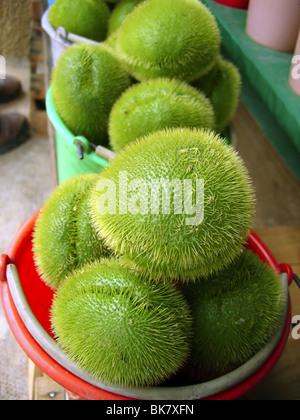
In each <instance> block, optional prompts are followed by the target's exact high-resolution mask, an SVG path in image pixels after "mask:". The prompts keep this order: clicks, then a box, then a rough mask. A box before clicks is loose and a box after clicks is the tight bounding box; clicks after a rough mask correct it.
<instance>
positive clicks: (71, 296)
mask: <svg viewBox="0 0 300 420" xmlns="http://www.w3.org/2000/svg"><path fill="white" fill-rule="evenodd" d="M51 319H52V326H53V331H54V335H55V337H56V338H57V339H58V343H59V345H60V346H61V347H62V348H63V349H64V350H65V351H66V353H67V354H68V355H69V357H70V358H71V359H72V360H74V361H75V362H77V363H78V365H79V366H80V367H81V368H82V369H84V370H85V371H86V372H88V373H89V374H90V375H93V376H94V377H96V378H98V379H100V380H101V381H104V382H106V383H110V384H114V385H118V386H127V387H131V386H137V387H141V386H147V385H154V384H156V385H157V384H159V383H161V382H162V381H163V380H164V379H166V378H168V377H169V376H171V375H172V374H174V373H175V372H176V371H177V370H178V369H179V368H180V367H181V366H182V365H183V364H184V363H185V361H186V360H187V358H188V355H189V348H190V337H191V317H190V313H189V308H188V305H187V303H186V302H185V300H184V298H183V295H182V294H181V292H180V291H179V290H177V289H176V287H175V286H174V285H172V284H170V283H168V284H160V285H157V284H155V283H151V282H149V281H148V280H147V279H145V278H144V277H142V276H139V275H138V274H136V273H135V272H132V271H127V270H125V269H123V268H121V267H120V265H119V263H118V262H116V261H114V260H107V261H102V262H101V263H98V262H96V263H93V264H90V265H87V266H85V267H83V268H82V269H81V270H77V271H76V272H74V273H72V275H71V276H70V277H69V279H68V280H67V281H66V282H65V283H64V284H63V285H62V286H61V287H60V289H59V290H58V292H57V294H56V296H55V299H54V303H53V307H52V311H51Z"/></svg>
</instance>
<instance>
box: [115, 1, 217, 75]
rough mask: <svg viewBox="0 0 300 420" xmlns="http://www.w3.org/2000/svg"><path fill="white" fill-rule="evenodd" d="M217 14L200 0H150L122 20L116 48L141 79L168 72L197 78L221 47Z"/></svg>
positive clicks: (208, 68)
mask: <svg viewBox="0 0 300 420" xmlns="http://www.w3.org/2000/svg"><path fill="white" fill-rule="evenodd" d="M220 44H221V38H220V31H219V28H218V25H217V22H216V19H215V17H214V16H213V15H212V14H211V12H210V11H209V10H208V8H207V7H206V6H205V5H204V4H203V3H201V2H200V1H198V0H180V1H179V0H146V1H144V2H142V3H141V4H140V5H139V6H138V7H137V8H135V9H134V10H133V12H131V13H130V15H129V16H128V17H127V18H126V20H125V22H123V24H122V26H121V28H120V31H119V35H118V38H117V44H116V51H117V53H118V55H119V57H120V58H121V59H122V60H123V62H124V64H125V65H126V67H127V69H128V71H129V72H130V73H131V74H132V76H133V77H135V78H136V79H137V80H139V81H143V80H148V79H151V78H157V77H169V78H173V77H174V78H177V79H181V80H186V81H187V82H192V81H194V80H196V79H197V78H199V77H200V76H202V75H204V74H205V73H207V72H208V71H209V70H210V69H211V68H212V66H213V65H214V64H215V61H216V60H217V57H218V56H219V52H220Z"/></svg>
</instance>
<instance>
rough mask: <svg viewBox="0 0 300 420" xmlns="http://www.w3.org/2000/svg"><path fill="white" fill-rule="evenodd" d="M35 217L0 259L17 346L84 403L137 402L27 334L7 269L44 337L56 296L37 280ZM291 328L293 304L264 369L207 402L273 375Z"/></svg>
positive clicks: (267, 256)
mask: <svg viewBox="0 0 300 420" xmlns="http://www.w3.org/2000/svg"><path fill="white" fill-rule="evenodd" d="M38 213H39V212H37V213H35V214H34V215H33V216H32V217H31V218H30V219H29V220H28V221H27V222H26V223H25V224H24V225H23V226H22V228H21V229H20V230H19V231H18V233H17V234H16V236H15V238H14V239H13V241H12V243H11V245H10V247H9V249H8V251H7V254H6V255H2V256H1V260H0V286H1V289H0V290H1V299H2V305H3V309H4V313H5V315H6V318H7V321H8V324H9V326H10V329H11V331H12V333H13V334H14V336H15V338H16V340H17V342H18V343H19V345H20V346H21V348H22V349H23V351H24V352H25V353H26V354H27V356H28V357H29V358H30V359H31V360H32V361H33V362H34V363H35V364H36V365H37V366H38V367H39V368H40V369H41V370H42V371H43V372H44V373H45V374H46V375H48V376H49V377H50V378H52V379H53V380H54V381H55V382H57V383H58V384H60V385H61V386H62V387H64V388H65V389H66V390H67V391H69V392H70V393H72V394H75V395H76V396H78V397H79V398H81V399H85V400H130V399H135V398H130V397H126V396H124V395H120V394H118V393H113V392H110V391H107V390H104V389H101V388H99V387H96V386H94V385H92V384H91V383H89V382H86V381H84V380H82V379H81V378H80V377H78V376H76V375H74V374H73V373H71V372H69V371H68V370H66V368H64V367H63V366H61V365H60V364H59V363H58V362H57V361H56V360H54V359H53V358H52V357H51V356H50V355H49V354H48V353H47V352H46V351H45V350H44V348H43V347H41V346H40V345H39V344H38V343H37V341H36V340H35V339H34V338H33V336H32V335H31V334H30V332H29V331H28V329H27V327H26V325H25V323H24V322H23V320H22V318H21V317H20V315H19V311H18V308H17V307H16V304H15V302H14V300H13V298H12V293H11V290H10V287H9V284H8V281H7V267H8V265H9V264H14V265H15V266H16V268H17V270H18V274H19V277H20V283H21V285H22V288H23V291H24V295H25V298H26V299H27V302H28V304H29V306H30V308H31V310H32V312H33V313H34V315H35V317H36V319H37V320H38V322H39V323H40V325H41V326H42V329H43V331H44V333H45V334H46V335H47V336H48V335H49V336H51V328H50V320H49V309H50V307H51V303H52V298H53V292H52V290H51V289H49V288H48V287H47V286H46V285H45V284H44V283H43V281H42V280H41V279H40V277H39V276H38V274H37V272H36V269H35V266H34V262H33V254H32V232H33V228H34V225H35V222H36V219H37V216H38ZM247 248H249V249H251V250H252V251H253V252H254V253H256V254H257V255H259V257H260V258H261V259H262V260H263V261H265V262H266V263H268V264H269V265H270V266H271V267H272V268H273V269H274V270H275V271H276V272H278V273H286V274H287V276H286V277H288V281H289V284H291V282H292V281H293V271H292V269H291V268H290V267H289V266H288V265H287V264H281V265H278V264H277V262H276V261H275V259H274V258H273V256H272V255H271V253H270V252H269V250H268V249H267V248H266V246H265V245H264V244H263V243H262V242H261V240H260V239H259V238H258V237H257V235H255V233H251V234H250V236H249V241H248V245H247ZM290 325H291V308H290V303H289V305H288V310H287V318H286V323H285V324H284V327H283V330H282V331H283V332H282V335H281V337H280V340H279V342H278V344H276V348H275V350H274V351H273V352H272V354H271V355H270V357H269V358H268V359H267V361H266V362H265V363H264V365H263V366H262V367H261V368H259V369H258V370H257V371H255V373H254V374H252V375H251V376H250V377H247V379H246V380H243V381H241V382H240V383H238V384H237V385H235V386H233V387H231V388H230V389H226V390H224V391H222V392H221V393H218V394H217V395H212V396H210V397H208V398H205V399H214V400H216V399H217V400H234V399H238V398H240V397H241V396H243V395H245V394H246V393H247V392H249V391H250V390H251V389H252V388H254V387H255V386H256V385H258V383H260V382H261V381H262V380H263V379H264V378H265V377H266V375H267V374H268V373H269V372H270V371H271V369H272V368H273V367H274V365H275V364H276V363H277V361H278V359H279V358H280V356H281V354H282V352H283V350H284V348H285V345H286V342H287V339H288V336H289V332H290Z"/></svg>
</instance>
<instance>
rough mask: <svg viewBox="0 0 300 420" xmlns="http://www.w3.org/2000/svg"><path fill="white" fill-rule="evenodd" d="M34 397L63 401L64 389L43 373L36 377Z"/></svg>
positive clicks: (42, 399)
mask: <svg viewBox="0 0 300 420" xmlns="http://www.w3.org/2000/svg"><path fill="white" fill-rule="evenodd" d="M34 399H35V400H36V401H63V400H65V390H64V389H63V388H62V387H61V386H60V385H58V384H57V383H56V382H54V381H53V380H52V379H50V378H49V377H48V376H46V375H44V376H41V377H39V378H37V379H36V384H35V398H34Z"/></svg>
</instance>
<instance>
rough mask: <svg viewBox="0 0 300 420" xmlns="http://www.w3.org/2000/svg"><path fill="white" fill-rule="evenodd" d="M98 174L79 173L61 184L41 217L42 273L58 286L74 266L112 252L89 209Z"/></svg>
mask: <svg viewBox="0 0 300 420" xmlns="http://www.w3.org/2000/svg"><path fill="white" fill-rule="evenodd" d="M97 180H98V175H96V174H87V175H78V176H76V177H74V178H71V179H70V180H68V181H66V182H65V183H63V184H61V185H60V186H59V187H57V188H56V189H55V190H54V191H53V193H52V194H51V196H50V197H49V199H48V200H47V202H46V203H45V205H44V207H43V208H42V210H41V213H40V215H39V217H38V220H37V222H36V225H35V229H34V236H33V252H34V261H35V264H36V267H37V270H38V273H39V275H40V276H41V277H42V279H43V280H44V282H45V283H46V284H47V285H48V286H49V287H51V288H52V289H57V288H58V287H59V286H60V284H61V283H62V282H63V281H64V280H65V278H66V276H68V275H69V274H70V273H71V272H72V271H73V270H74V269H76V268H78V267H81V266H82V265H84V264H86V263H87V262H90V261H94V260H97V259H101V258H105V257H107V256H108V255H110V252H109V251H108V249H107V247H106V246H105V245H104V244H103V241H101V240H100V239H99V238H98V236H97V234H96V232H95V230H94V229H93V227H92V224H91V219H90V216H89V210H88V199H89V194H90V191H91V188H92V187H93V185H95V183H96V182H97Z"/></svg>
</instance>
